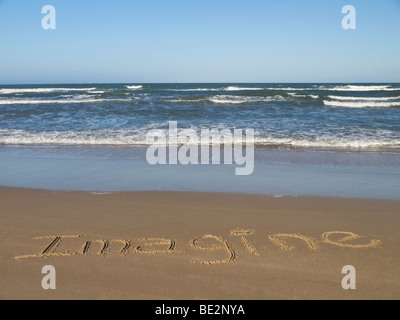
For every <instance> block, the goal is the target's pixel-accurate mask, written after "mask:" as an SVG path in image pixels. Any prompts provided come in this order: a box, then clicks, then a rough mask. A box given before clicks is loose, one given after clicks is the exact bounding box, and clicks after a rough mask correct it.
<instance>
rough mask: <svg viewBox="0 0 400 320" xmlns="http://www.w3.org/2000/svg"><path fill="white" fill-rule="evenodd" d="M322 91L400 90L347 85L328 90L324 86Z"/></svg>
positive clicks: (385, 87) (386, 87)
mask: <svg viewBox="0 0 400 320" xmlns="http://www.w3.org/2000/svg"><path fill="white" fill-rule="evenodd" d="M320 90H330V91H362V92H364V91H400V88H392V87H391V86H389V85H384V86H356V85H347V86H338V87H334V88H326V87H324V86H321V87H320Z"/></svg>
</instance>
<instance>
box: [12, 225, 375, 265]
mask: <svg viewBox="0 0 400 320" xmlns="http://www.w3.org/2000/svg"><path fill="white" fill-rule="evenodd" d="M254 234H255V231H254V230H248V229H241V228H237V229H235V230H233V231H231V233H230V235H231V237H232V239H235V238H236V239H240V242H241V245H242V246H243V247H244V250H246V252H248V253H249V254H251V255H254V256H256V257H259V256H261V255H260V253H259V252H258V250H257V249H256V248H255V246H254V245H253V243H252V242H251V239H250V238H251V236H253V235H254ZM80 238H84V236H82V235H58V236H42V237H35V238H33V239H34V240H37V241H39V240H43V241H46V246H45V247H44V248H43V249H42V250H41V251H40V252H39V253H35V254H28V255H20V256H16V257H15V259H17V260H23V259H35V258H36V259H37V258H39V259H43V258H50V257H72V256H88V255H94V256H103V257H104V256H107V255H108V254H109V253H110V252H111V251H113V252H116V253H118V254H119V255H120V256H122V257H124V256H127V255H128V254H144V255H160V254H184V253H186V251H184V250H178V249H177V248H176V242H175V241H174V240H172V239H167V238H157V237H153V238H140V239H137V240H136V241H133V240H120V239H113V240H86V241H83V242H82V244H81V246H80V247H79V248H76V250H75V251H70V250H66V251H61V250H60V247H62V244H63V243H66V242H68V240H71V239H80ZM267 239H268V240H269V242H270V243H272V245H274V246H276V247H277V248H279V249H280V250H284V251H293V250H296V249H297V246H299V245H301V244H302V243H303V245H304V244H305V245H306V247H307V248H308V249H309V250H310V251H318V250H320V249H321V244H328V245H332V246H336V247H341V248H351V249H373V248H378V247H379V246H381V245H382V241H381V240H378V239H371V238H370V237H367V236H361V235H358V234H355V233H352V232H347V231H329V232H324V233H323V234H322V235H321V240H320V241H319V240H317V239H315V238H312V237H309V236H305V235H302V234H299V233H276V234H271V235H268V236H267ZM189 246H190V248H191V249H193V250H195V251H196V252H200V251H203V252H209V253H210V252H225V253H226V258H225V259H220V260H202V261H198V260H193V262H194V263H200V264H204V265H215V264H224V263H232V262H235V261H237V260H238V255H237V252H236V250H235V249H234V247H233V246H232V244H231V243H230V242H229V241H227V240H225V239H224V238H222V237H221V236H216V235H210V234H207V235H204V236H201V237H196V238H194V239H193V240H191V241H190V243H189Z"/></svg>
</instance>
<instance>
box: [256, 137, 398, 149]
mask: <svg viewBox="0 0 400 320" xmlns="http://www.w3.org/2000/svg"><path fill="white" fill-rule="evenodd" d="M254 143H255V145H256V146H257V145H258V146H265V147H267V146H269V147H292V148H315V149H319V148H320V149H353V150H354V149H393V148H396V149H397V148H400V139H392V140H389V141H388V140H384V139H382V140H381V139H376V138H375V139H369V138H359V137H355V138H339V137H322V138H317V139H312V140H311V139H307V138H297V139H296V138H270V137H259V138H256V139H255V142H254Z"/></svg>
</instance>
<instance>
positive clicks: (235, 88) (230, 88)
mask: <svg viewBox="0 0 400 320" xmlns="http://www.w3.org/2000/svg"><path fill="white" fill-rule="evenodd" d="M260 90H264V89H263V88H242V87H227V88H225V89H224V91H260Z"/></svg>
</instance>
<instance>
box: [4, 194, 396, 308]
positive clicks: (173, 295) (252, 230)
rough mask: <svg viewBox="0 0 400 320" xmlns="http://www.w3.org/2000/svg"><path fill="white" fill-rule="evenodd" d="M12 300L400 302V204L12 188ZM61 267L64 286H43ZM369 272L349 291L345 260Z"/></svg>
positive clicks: (7, 241) (8, 216) (7, 223)
mask: <svg viewBox="0 0 400 320" xmlns="http://www.w3.org/2000/svg"><path fill="white" fill-rule="evenodd" d="M0 199H1V206H0V220H1V224H0V241H1V242H0V243H1V247H0V272H1V274H2V277H1V278H0V299H244V300H247V299H256V300H258V299H398V298H399V297H400V258H399V257H400V249H399V243H400V234H399V232H398V230H399V226H400V215H399V208H400V202H399V201H395V200H368V199H362V200H358V199H343V198H323V197H280V198H278V197H276V198H274V197H269V196H262V195H242V194H222V193H221V194H220V193H188V192H127V193H110V194H107V193H105V194H101V193H98V194H94V193H90V192H59V191H39V190H29V189H13V188H0ZM45 265H52V266H54V267H55V269H56V272H57V289H56V290H47V291H46V290H43V289H42V287H41V281H42V278H43V276H44V275H42V274H41V269H42V267H43V266H45ZM346 265H352V266H354V267H355V268H356V271H357V278H356V279H357V289H356V290H344V289H343V288H342V285H341V282H342V278H343V277H344V276H345V275H344V274H342V273H341V271H342V268H343V266H346Z"/></svg>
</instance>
